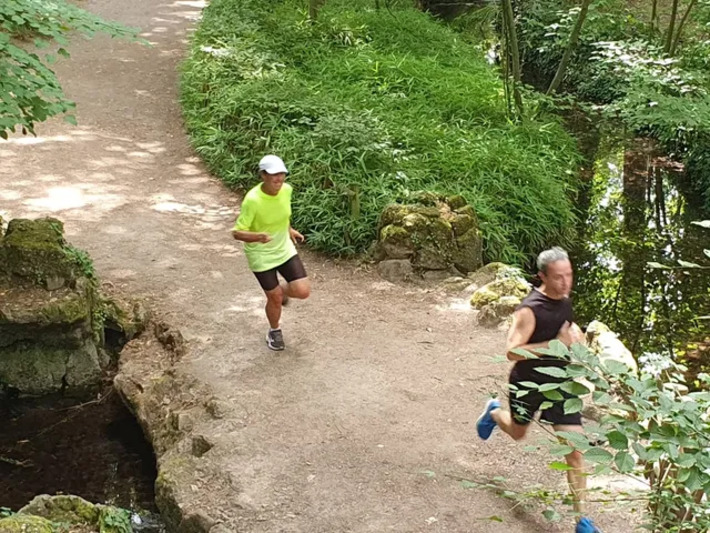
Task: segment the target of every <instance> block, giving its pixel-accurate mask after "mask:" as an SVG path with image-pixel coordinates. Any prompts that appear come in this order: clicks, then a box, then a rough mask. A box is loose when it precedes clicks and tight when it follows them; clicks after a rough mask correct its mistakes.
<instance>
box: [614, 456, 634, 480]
mask: <svg viewBox="0 0 710 533" xmlns="http://www.w3.org/2000/svg"><path fill="white" fill-rule="evenodd" d="M614 464H615V465H616V468H618V469H619V472H621V473H622V474H625V473H627V472H631V471H632V470H633V469H634V466H636V461H635V459H634V458H633V456H632V455H631V454H630V453H629V452H624V451H622V452H619V453H617V454H616V457H614Z"/></svg>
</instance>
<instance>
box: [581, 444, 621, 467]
mask: <svg viewBox="0 0 710 533" xmlns="http://www.w3.org/2000/svg"><path fill="white" fill-rule="evenodd" d="M584 458H585V459H586V460H587V461H589V462H591V463H604V464H607V463H610V462H611V460H612V459H613V458H614V456H613V455H612V454H611V453H609V452H608V451H606V450H605V449H604V448H590V449H589V450H587V451H586V452H584Z"/></svg>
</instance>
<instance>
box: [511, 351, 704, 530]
mask: <svg viewBox="0 0 710 533" xmlns="http://www.w3.org/2000/svg"><path fill="white" fill-rule="evenodd" d="M544 352H545V353H547V354H549V355H552V356H556V357H561V358H565V359H567V360H570V361H571V364H569V365H568V366H567V367H566V368H556V367H545V368H540V369H538V371H539V372H541V373H544V374H550V375H551V376H554V377H556V378H568V379H569V381H565V382H563V383H549V384H546V385H540V386H537V385H535V384H534V383H533V384H529V383H527V384H526V385H530V387H531V388H538V389H539V390H540V391H541V392H542V394H543V395H544V396H545V397H546V398H548V400H550V401H560V400H562V398H563V396H562V392H566V393H569V394H572V395H584V394H589V393H590V392H592V391H593V393H592V395H593V398H594V403H595V404H596V405H597V406H599V407H601V408H603V409H605V412H606V414H605V415H604V417H603V418H602V420H601V423H600V426H599V427H597V428H596V429H597V431H598V435H599V437H600V441H601V443H602V445H601V446H599V445H595V444H593V443H590V442H589V438H588V437H587V436H585V435H582V434H579V433H570V432H559V431H558V432H555V434H554V438H553V439H552V448H551V452H552V454H553V455H555V456H558V457H560V458H562V457H563V456H565V455H567V454H569V453H570V452H571V451H572V450H573V449H576V450H579V451H580V452H582V453H583V454H584V457H585V459H586V460H587V462H588V463H590V464H591V465H593V475H598V474H602V475H603V474H609V473H612V472H615V473H619V474H623V475H629V476H633V478H634V479H636V480H644V482H645V484H646V486H645V487H642V488H641V489H640V490H638V491H628V492H627V493H625V494H619V495H615V496H614V497H613V498H608V497H607V498H604V497H603V494H601V493H602V491H601V490H599V491H598V492H599V493H598V494H592V495H591V497H590V498H591V499H593V500H597V499H600V500H602V501H606V502H607V503H610V504H613V505H615V506H619V505H623V504H624V502H628V503H630V504H633V505H634V506H638V504H639V502H645V503H646V505H647V512H646V513H644V516H643V524H642V526H641V529H643V530H645V531H652V532H654V533H669V532H675V533H690V532H693V531H707V530H708V528H710V503H709V502H708V499H707V497H708V495H710V440H709V438H710V437H709V435H710V420H709V419H708V412H710V392H707V390H706V391H701V392H690V393H689V392H688V390H687V388H686V386H685V384H684V381H685V376H684V372H685V370H686V369H685V367H683V366H682V365H679V364H677V363H674V362H673V361H672V360H670V359H666V358H661V357H656V358H648V359H645V360H643V361H641V363H642V364H641V368H640V372H639V374H638V375H637V374H636V373H635V372H632V371H631V370H630V369H629V368H628V367H627V366H626V365H625V364H623V363H620V362H618V361H614V360H606V361H604V360H600V358H599V357H597V356H596V355H595V354H593V353H592V352H590V351H589V350H588V349H587V348H586V347H585V346H583V345H580V344H576V345H573V346H572V348H571V349H567V348H566V347H565V346H564V345H563V344H562V343H560V342H558V341H552V343H551V346H550V349H549V350H544ZM519 353H520V354H521V355H524V356H526V357H535V356H533V355H532V354H530V353H528V352H525V351H524V350H520V351H519ZM698 380H699V381H700V382H702V385H703V388H705V389H707V387H708V386H709V385H710V375H708V374H700V375H699V376H698ZM527 392H528V391H522V390H521V391H518V392H512V393H511V394H514V395H516V396H518V397H520V396H523V395H524V394H527ZM550 405H552V404H551V403H549V402H547V403H543V406H542V407H543V409H544V408H546V407H549V406H550ZM582 408H583V403H582V400H581V399H579V398H571V399H568V400H566V401H565V404H564V410H565V412H566V413H575V412H580V411H581V410H582ZM560 441H561V442H560ZM550 466H551V467H552V468H554V469H557V470H566V469H568V468H569V467H568V466H567V465H566V464H565V463H561V462H559V461H555V462H553V463H551V465H550Z"/></svg>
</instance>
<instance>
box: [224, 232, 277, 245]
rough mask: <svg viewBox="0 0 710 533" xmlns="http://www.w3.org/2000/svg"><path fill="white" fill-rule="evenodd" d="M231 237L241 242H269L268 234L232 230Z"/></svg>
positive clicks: (269, 236)
mask: <svg viewBox="0 0 710 533" xmlns="http://www.w3.org/2000/svg"><path fill="white" fill-rule="evenodd" d="M232 236H233V237H234V238H235V239H237V240H238V241H242V242H261V243H267V242H269V241H270V240H271V235H269V234H268V233H256V232H254V231H245V230H237V229H235V230H232Z"/></svg>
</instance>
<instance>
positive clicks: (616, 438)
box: [606, 430, 629, 450]
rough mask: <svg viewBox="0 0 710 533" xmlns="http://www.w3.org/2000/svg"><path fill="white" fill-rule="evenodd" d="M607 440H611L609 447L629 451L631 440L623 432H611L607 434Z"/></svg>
mask: <svg viewBox="0 0 710 533" xmlns="http://www.w3.org/2000/svg"><path fill="white" fill-rule="evenodd" d="M606 438H607V439H608V440H609V446H611V447H612V448H614V449H615V450H628V449H629V439H628V438H627V437H626V435H624V434H623V433H622V432H621V431H617V430H614V431H610V432H609V433H607V434H606Z"/></svg>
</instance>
